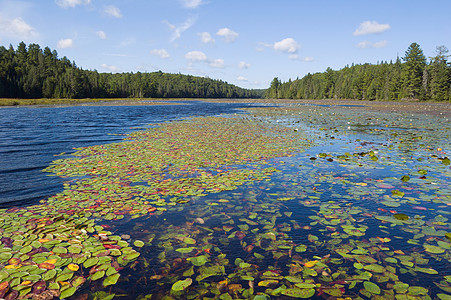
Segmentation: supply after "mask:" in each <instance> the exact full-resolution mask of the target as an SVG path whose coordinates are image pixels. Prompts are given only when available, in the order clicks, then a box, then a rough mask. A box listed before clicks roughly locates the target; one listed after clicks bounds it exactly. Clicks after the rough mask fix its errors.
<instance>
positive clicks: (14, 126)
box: [0, 101, 248, 208]
mask: <svg viewBox="0 0 451 300" xmlns="http://www.w3.org/2000/svg"><path fill="white" fill-rule="evenodd" d="M184 104H185V105H155V106H138V105H131V106H67V107H11V108H0V208H4V207H9V206H13V205H29V204H33V203H36V202H37V201H39V200H41V199H45V198H47V197H49V196H51V195H54V194H55V193H57V192H59V191H60V190H61V189H62V185H61V183H62V179H60V178H58V177H49V176H47V175H48V174H46V173H43V172H42V170H43V169H44V168H46V167H47V166H48V165H49V163H50V162H52V161H53V160H55V159H57V157H55V155H59V154H61V153H64V152H65V153H72V152H74V149H73V148H75V147H77V148H78V147H86V146H91V145H97V144H105V143H111V142H114V141H119V140H121V139H122V136H121V134H125V133H129V132H131V131H133V130H137V129H138V128H136V127H147V126H148V125H149V124H155V123H161V122H165V121H172V120H177V119H184V118H189V117H193V116H209V115H218V114H223V113H233V112H236V113H242V111H241V112H240V111H238V110H237V108H241V107H246V106H248V104H242V103H237V104H230V103H206V102H200V101H186V102H184Z"/></svg>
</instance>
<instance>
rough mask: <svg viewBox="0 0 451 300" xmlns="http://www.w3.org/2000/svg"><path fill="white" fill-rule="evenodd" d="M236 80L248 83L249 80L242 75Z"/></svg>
mask: <svg viewBox="0 0 451 300" xmlns="http://www.w3.org/2000/svg"><path fill="white" fill-rule="evenodd" d="M236 79H237V80H239V81H248V79H247V78H246V77H244V76H241V75H240V76H238V77H237V78H236Z"/></svg>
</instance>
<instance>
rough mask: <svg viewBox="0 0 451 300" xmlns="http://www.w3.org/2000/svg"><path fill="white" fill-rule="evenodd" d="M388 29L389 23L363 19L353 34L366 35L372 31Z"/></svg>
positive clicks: (377, 31) (378, 31)
mask: <svg viewBox="0 0 451 300" xmlns="http://www.w3.org/2000/svg"><path fill="white" fill-rule="evenodd" d="M389 29H390V24H379V23H377V22H376V21H365V22H363V23H361V24H360V25H359V28H357V29H356V30H355V31H354V33H353V35H355V36H358V35H367V34H373V33H382V32H384V31H386V30H389Z"/></svg>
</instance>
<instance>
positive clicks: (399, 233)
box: [0, 102, 451, 300]
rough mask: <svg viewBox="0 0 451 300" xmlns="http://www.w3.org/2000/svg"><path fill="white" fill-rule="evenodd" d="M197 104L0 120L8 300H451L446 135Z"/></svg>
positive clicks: (317, 109)
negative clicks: (56, 299)
mask: <svg viewBox="0 0 451 300" xmlns="http://www.w3.org/2000/svg"><path fill="white" fill-rule="evenodd" d="M186 104H187V105H177V106H74V107H43V108H26V107H23V108H5V109H0V120H1V127H0V161H1V166H0V202H1V203H2V204H1V205H2V206H3V208H7V209H8V210H3V211H2V213H3V216H2V217H0V224H1V227H0V229H1V230H2V231H3V236H4V237H3V239H2V245H1V246H0V266H3V267H4V270H1V268H0V282H1V281H2V282H8V285H9V286H10V290H9V291H8V292H6V290H5V295H8V293H9V294H12V293H13V292H12V291H13V290H17V294H18V293H19V292H21V293H23V295H27V293H28V294H32V293H37V292H36V291H37V290H38V287H39V284H41V285H42V284H43V283H42V282H44V281H45V284H46V287H45V288H43V289H42V288H41V290H45V293H50V291H56V293H57V294H60V293H61V295H62V298H64V295H69V296H70V295H72V294H74V293H75V295H74V296H73V297H74V299H87V298H89V299H113V298H114V299H293V298H312V299H344V298H346V299H445V300H446V299H450V297H451V273H450V272H449V268H450V267H451V223H450V221H449V218H450V215H451V209H450V206H451V187H450V184H449V183H450V182H451V170H450V161H449V157H450V151H451V145H450V142H449V141H450V134H451V129H450V123H449V120H448V119H446V117H444V116H441V115H425V114H416V113H403V112H390V111H383V110H371V109H369V108H368V109H366V107H364V106H360V105H353V106H343V105H339V106H331V105H312V104H308V105H300V104H280V105H279V106H278V107H268V106H267V105H261V106H258V105H247V104H220V103H203V102H187V103H186ZM240 108H243V109H244V110H238V109H240ZM236 113H238V114H236ZM220 114H221V117H213V116H218V115H220ZM197 116H200V117H201V118H193V117H197ZM189 118H192V120H188V121H181V120H183V119H189ZM166 121H171V122H170V123H167V122H166ZM162 122H166V123H164V124H162V125H161V127H159V126H160V125H157V124H160V123H162ZM155 127H157V128H155ZM149 128H154V129H149ZM146 129H149V130H147V131H146ZM143 130H144V131H143ZM129 133H131V135H125V134H129ZM124 138H126V139H127V140H126V141H122V140H123V139H124ZM80 147H84V148H83V149H80ZM73 148H77V149H73ZM75 151H78V152H76V155H77V156H76V157H73V156H72V155H71V153H74V152H75ZM61 153H65V154H63V155H60V156H55V155H59V154H61ZM49 166H51V167H50V168H49V169H47V170H46V172H43V169H45V168H47V167H49ZM52 173H56V174H57V175H58V176H48V175H52ZM47 199H48V200H47ZM39 200H44V201H42V204H39V205H36V206H30V205H33V204H38V203H39ZM47 201H48V202H47ZM47 203H48V204H47ZM13 206H21V207H22V208H18V209H16V208H13ZM47 211H48V212H47ZM15 219H17V220H18V221H15ZM30 220H31V221H30ZM8 222H9V223H13V224H9V223H8ZM29 222H31V223H35V224H36V225H30V224H29ZM40 224H42V226H41V225H40ZM68 228H70V230H69V231H68V230H67V229H68ZM71 245H72V246H73V245H75V246H76V247H72V248H71ZM27 247H28V249H26V250H23V249H25V248H27ZM49 249H52V252H48V251H49ZM31 253H33V254H31ZM14 258H16V259H17V260H16V261H14V260H11V259H14ZM38 266H39V268H38ZM53 268H54V269H53ZM47 269H48V271H47ZM51 270H56V271H51ZM44 271H45V273H44ZM51 272H54V274H52V273H51ZM117 272H119V273H117ZM117 274H120V276H119V275H117ZM52 275H53V276H52ZM54 276H56V279H55V277H54ZM88 276H89V277H88ZM18 278H19V279H18ZM27 280H28V281H30V283H27ZM85 281H86V282H85ZM39 282H41V283H39ZM1 293H2V287H1V285H0V295H1ZM40 293H41V295H42V293H43V292H42V291H40ZM69 296H68V297H69ZM11 297H12V296H11ZM48 297H50V296H48ZM12 299H13V298H12ZM49 299H50V298H49Z"/></svg>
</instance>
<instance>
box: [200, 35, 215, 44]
mask: <svg viewBox="0 0 451 300" xmlns="http://www.w3.org/2000/svg"><path fill="white" fill-rule="evenodd" d="M199 36H200V40H201V42H202V43H204V44H208V43H212V44H214V43H215V39H214V38H212V37H211V34H210V33H208V32H201V33H199Z"/></svg>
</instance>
